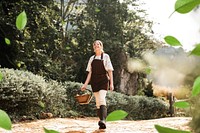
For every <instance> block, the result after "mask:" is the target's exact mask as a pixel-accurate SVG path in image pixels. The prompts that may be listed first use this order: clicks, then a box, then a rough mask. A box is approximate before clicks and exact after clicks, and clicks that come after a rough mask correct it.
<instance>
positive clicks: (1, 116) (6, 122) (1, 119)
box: [0, 109, 12, 130]
mask: <svg viewBox="0 0 200 133" xmlns="http://www.w3.org/2000/svg"><path fill="white" fill-rule="evenodd" d="M11 126H12V123H11V120H10V117H9V116H8V114H7V113H6V112H5V111H3V110H1V109H0V128H3V129H6V130H11V128H12V127H11Z"/></svg>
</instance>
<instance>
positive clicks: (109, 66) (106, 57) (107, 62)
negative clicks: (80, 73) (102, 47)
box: [86, 53, 114, 72]
mask: <svg viewBox="0 0 200 133" xmlns="http://www.w3.org/2000/svg"><path fill="white" fill-rule="evenodd" d="M95 59H99V60H101V55H99V56H95ZM93 60H94V55H93V56H91V57H90V59H89V61H88V65H87V68H86V71H88V72H90V71H91V70H92V69H91V68H92V66H91V64H92V61H93ZM103 64H104V67H105V69H106V71H108V70H111V71H113V70H114V69H113V66H112V63H111V60H110V56H109V55H108V54H106V53H103Z"/></svg>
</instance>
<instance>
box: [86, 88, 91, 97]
mask: <svg viewBox="0 0 200 133" xmlns="http://www.w3.org/2000/svg"><path fill="white" fill-rule="evenodd" d="M85 90H87V91H89V92H90V94H91V96H92V94H93V93H92V90H90V89H85Z"/></svg>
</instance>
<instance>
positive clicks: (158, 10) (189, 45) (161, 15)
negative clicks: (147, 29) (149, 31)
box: [143, 0, 200, 51]
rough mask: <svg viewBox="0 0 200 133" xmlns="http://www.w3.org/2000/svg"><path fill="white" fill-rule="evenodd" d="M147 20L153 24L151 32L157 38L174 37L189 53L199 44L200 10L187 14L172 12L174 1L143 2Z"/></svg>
mask: <svg viewBox="0 0 200 133" xmlns="http://www.w3.org/2000/svg"><path fill="white" fill-rule="evenodd" d="M143 1H144V3H146V4H145V5H144V8H145V9H146V10H147V13H148V14H149V19H150V20H152V21H153V22H154V25H153V31H154V33H155V35H156V36H157V37H158V38H161V39H163V38H164V37H165V36H168V35H171V36H174V37H176V38H177V39H178V40H179V41H180V42H181V44H182V45H183V48H184V49H185V50H187V51H190V50H192V49H193V48H194V45H195V44H197V43H200V17H199V15H200V10H198V11H196V12H194V11H192V12H190V13H187V14H179V13H177V12H175V13H174V14H173V15H172V16H171V17H169V16H170V15H171V14H172V13H173V12H174V5H175V2H176V0H143Z"/></svg>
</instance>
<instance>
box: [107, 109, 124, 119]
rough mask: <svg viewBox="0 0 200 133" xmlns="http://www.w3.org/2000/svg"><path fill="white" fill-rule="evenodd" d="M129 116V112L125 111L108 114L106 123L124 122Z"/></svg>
mask: <svg viewBox="0 0 200 133" xmlns="http://www.w3.org/2000/svg"><path fill="white" fill-rule="evenodd" d="M127 115H128V113H127V112H125V111H123V110H115V111H113V112H111V113H109V114H108V116H107V117H106V121H117V120H122V119H124V118H125V117H126V116H127Z"/></svg>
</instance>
